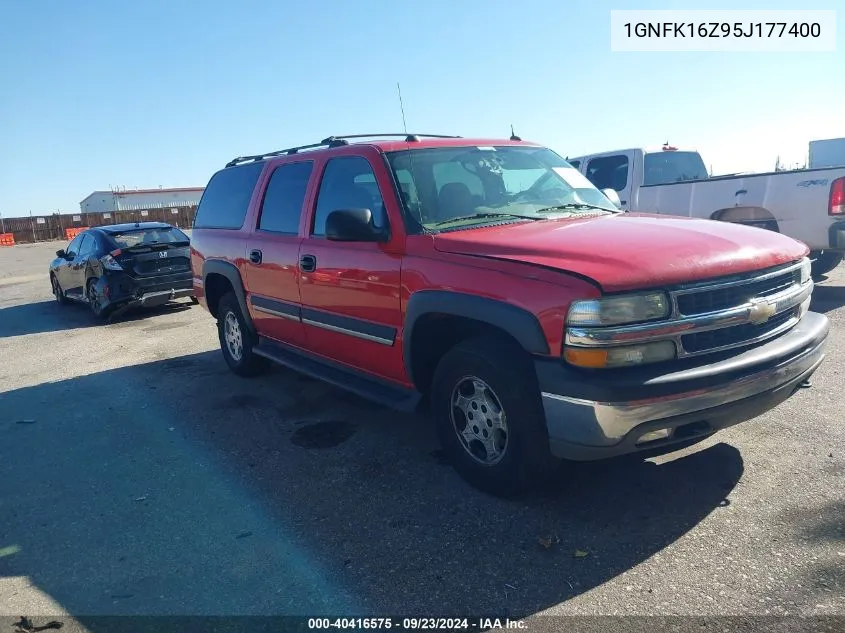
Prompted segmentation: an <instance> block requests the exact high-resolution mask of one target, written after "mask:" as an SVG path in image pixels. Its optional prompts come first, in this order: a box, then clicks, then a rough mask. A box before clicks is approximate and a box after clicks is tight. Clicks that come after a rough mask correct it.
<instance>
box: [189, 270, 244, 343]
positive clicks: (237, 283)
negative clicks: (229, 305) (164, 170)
mask: <svg viewBox="0 0 845 633" xmlns="http://www.w3.org/2000/svg"><path fill="white" fill-rule="evenodd" d="M211 274H215V275H222V276H223V277H225V278H226V279H227V280H228V281H229V283H230V284H231V286H232V289H233V290H234V292H235V297H237V299H238V305H240V307H241V314H242V315H243V317H244V321H246V324H247V327H249V329H250V330H251V332H252V334H253V335H254V334H256V330H255V324H254V323H253V322H252V316H250V313H249V309H248V307H247V303H246V291H245V290H244V283H243V279H241V274H240V272H239V271H238V269H237V267H235V265H234V264H230V263H229V262H226V261H222V260H219V259H210V260H206V261H205V262H204V263H203V265H202V283H203V286H204V287H207V286H208V283H207V282H208V276H209V275H211Z"/></svg>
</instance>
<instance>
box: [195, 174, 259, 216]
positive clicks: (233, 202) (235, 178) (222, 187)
mask: <svg viewBox="0 0 845 633" xmlns="http://www.w3.org/2000/svg"><path fill="white" fill-rule="evenodd" d="M262 169H264V163H249V164H247V165H241V166H239V167H227V168H226V169H223V170H222V171H218V172H217V173H216V174H214V175H213V176H212V177H211V180H210V181H209V183H208V185H207V186H206V188H205V192H204V193H203V195H202V199H201V200H200V204H199V208H198V209H197V216H196V219H195V220H194V228H198V229H201V228H205V229H239V228H241V226H243V223H244V218H245V217H246V211H247V207H248V206H249V200H250V198H251V197H252V191H253V190H254V189H255V183H256V182H257V181H258V176H259V174H261V170H262Z"/></svg>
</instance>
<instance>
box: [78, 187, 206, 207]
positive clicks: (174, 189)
mask: <svg viewBox="0 0 845 633" xmlns="http://www.w3.org/2000/svg"><path fill="white" fill-rule="evenodd" d="M204 190H205V187H169V188H161V189H127V190H126V191H112V190H110V189H105V190H97V191H92V192H91V193H89V194H88V195H87V196H85V197H84V198H83V199H82V200H80V201H79V204H82V203H83V202H85V201H86V200H88V199H89V198H93V197H94V196H96V195H103V194H105V195H109V196H128V195H133V194H143V193H182V192H196V191H204Z"/></svg>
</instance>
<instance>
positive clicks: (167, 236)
mask: <svg viewBox="0 0 845 633" xmlns="http://www.w3.org/2000/svg"><path fill="white" fill-rule="evenodd" d="M111 237H112V239H113V240H114V241H115V243H116V244H117V245H118V246H119V247H120V248H132V247H133V246H140V245H142V244H183V243H184V244H187V243H189V242H190V239H189V238H188V236H187V235H185V234H184V233H183V232H182V231H180V230H179V229H177V228H176V227H174V226H163V227H156V228H143V229H132V230H129V231H123V232H122V233H112V234H111Z"/></svg>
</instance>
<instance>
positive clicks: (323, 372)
mask: <svg viewBox="0 0 845 633" xmlns="http://www.w3.org/2000/svg"><path fill="white" fill-rule="evenodd" d="M252 352H253V353H254V354H255V355H257V356H262V357H263V358H267V359H269V360H271V361H273V362H274V363H278V364H279V365H284V366H285V367H288V368H290V369H293V370H294V371H297V372H299V373H301V374H305V375H306V376H311V377H312V378H316V379H317V380H322V381H323V382H327V383H330V384H332V385H334V386H335V387H340V388H341V389H345V390H346V391H351V392H352V393H354V394H357V395H359V396H361V397H362V398H366V399H367V400H372V401H373V402H377V403H379V404H381V405H384V406H386V407H389V408H391V409H397V410H399V411H414V410H415V409H416V407H417V405H418V404H419V402H420V400H421V399H422V394H421V393H419V392H418V391H416V390H414V389H407V388H403V387H398V386H396V385H393V384H390V383H388V382H387V381H385V380H381V379H379V378H374V377H372V378H371V377H370V376H368V375H366V374H364V373H362V372H358V371H355V370H353V369H348V368H346V367H344V366H343V365H340V364H338V363H333V362H331V361H326V360H323V359H318V358H315V357H314V356H313V355H311V354H308V353H307V352H304V351H301V350H298V349H295V348H292V347H290V346H288V345H284V344H283V343H279V342H277V341H273V340H270V339H268V338H264V337H259V339H258V345H256V346H255V347H253V348H252Z"/></svg>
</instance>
